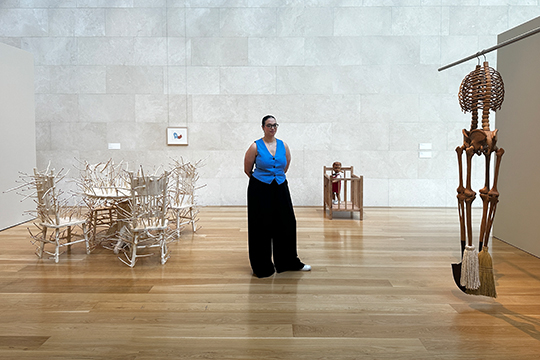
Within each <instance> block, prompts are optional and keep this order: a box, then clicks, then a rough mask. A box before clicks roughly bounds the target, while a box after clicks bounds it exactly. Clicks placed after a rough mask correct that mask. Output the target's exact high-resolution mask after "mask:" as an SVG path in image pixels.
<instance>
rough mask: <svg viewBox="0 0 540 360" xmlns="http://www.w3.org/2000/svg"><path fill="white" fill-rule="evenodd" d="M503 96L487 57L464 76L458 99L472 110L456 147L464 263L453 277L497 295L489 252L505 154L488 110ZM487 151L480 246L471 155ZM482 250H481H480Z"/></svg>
mask: <svg viewBox="0 0 540 360" xmlns="http://www.w3.org/2000/svg"><path fill="white" fill-rule="evenodd" d="M503 100H504V84H503V81H502V78H501V76H500V74H499V73H498V72H497V71H496V70H494V69H493V68H491V67H489V65H488V63H487V61H485V62H484V64H483V66H480V65H477V66H476V69H475V70H474V71H472V72H471V73H469V74H468V75H467V76H466V77H465V79H463V81H462V83H461V86H460V91H459V103H460V106H461V109H462V110H463V111H464V112H470V113H472V120H471V128H470V130H466V129H463V131H462V132H463V144H462V145H461V146H458V147H457V148H456V153H457V157H458V170H459V186H458V188H457V199H458V212H459V223H460V232H461V252H462V263H460V264H452V271H453V275H454V279H455V281H456V283H457V285H458V286H459V287H460V289H461V290H463V291H465V292H467V293H471V294H475V295H486V296H491V297H496V296H497V293H496V290H495V284H494V279H493V273H492V272H493V269H492V260H491V256H490V255H489V252H488V241H489V236H490V232H491V227H492V225H493V219H494V218H495V211H496V209H497V203H498V202H499V192H498V190H497V180H498V177H499V168H500V164H501V159H502V156H503V154H504V150H503V149H502V148H498V147H497V132H498V130H497V129H494V130H490V128H489V111H490V110H493V111H497V110H498V109H500V108H501V104H502V102H503ZM478 110H482V129H478ZM463 153H465V155H466V173H465V186H464V183H463V175H464V172H463V164H462V161H463V160H462V158H463ZM475 154H476V155H480V156H481V155H484V158H485V182H484V187H483V188H482V189H480V190H479V192H480V197H481V199H482V203H483V208H482V220H481V222H480V237H479V247H478V249H476V248H475V246H474V244H473V231H472V228H473V226H472V203H473V201H474V199H475V198H476V192H475V191H473V189H472V186H471V174H472V159H473V156H474V155H475ZM492 154H494V155H495V170H494V175H493V183H491V182H490V171H491V167H490V164H491V157H492ZM479 251H481V252H480V253H479Z"/></svg>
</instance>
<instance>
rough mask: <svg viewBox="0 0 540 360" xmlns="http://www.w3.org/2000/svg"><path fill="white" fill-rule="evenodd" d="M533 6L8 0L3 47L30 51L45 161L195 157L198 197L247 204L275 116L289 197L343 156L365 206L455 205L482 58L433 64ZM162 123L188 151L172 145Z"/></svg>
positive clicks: (314, 191) (473, 45)
mask: <svg viewBox="0 0 540 360" xmlns="http://www.w3.org/2000/svg"><path fill="white" fill-rule="evenodd" d="M539 15H540V3H539V1H538V0H399V1H398V0H6V1H1V2H0V41H1V42H3V43H6V44H9V45H12V46H17V47H20V48H22V49H24V50H27V51H30V52H32V53H33V54H34V56H35V79H36V80H35V91H36V129H37V149H38V165H39V166H40V167H44V166H46V164H47V163H48V162H49V161H51V162H52V164H53V166H54V167H57V168H61V167H65V168H73V167H74V166H75V165H76V164H77V160H76V159H80V160H88V161H90V162H98V161H103V160H105V159H108V158H110V157H113V158H114V159H116V160H117V161H120V160H123V161H127V162H128V163H129V164H130V166H131V167H132V168H135V167H137V166H138V165H144V166H147V167H157V166H159V165H167V164H169V163H170V158H171V157H183V158H184V159H186V160H192V161H197V160H199V159H203V160H204V161H203V164H204V166H203V167H202V168H201V169H200V173H201V183H205V184H207V186H206V187H205V188H204V189H202V190H201V191H200V193H199V201H200V203H202V204H204V205H245V203H246V187H247V178H246V176H245V175H244V173H243V156H244V152H245V150H246V149H247V147H248V146H249V145H250V144H251V142H252V141H253V140H255V139H257V138H258V137H260V136H261V134H262V131H261V129H260V120H261V118H262V117H263V116H264V115H266V114H274V115H275V116H276V118H277V120H278V122H279V123H280V125H281V126H280V128H279V132H278V137H280V138H282V139H283V140H285V141H286V142H287V143H288V144H289V146H290V148H291V152H292V157H293V160H292V164H291V168H290V171H289V173H288V178H289V182H290V187H291V192H292V196H293V201H294V203H295V204H296V205H321V204H322V167H323V166H324V165H331V164H332V162H333V161H336V160H339V161H341V162H342V163H343V164H344V165H353V166H354V167H355V172H356V173H357V174H361V175H364V178H365V183H364V200H365V205H367V206H455V205H456V200H455V189H456V187H457V164H456V154H455V150H454V149H455V148H456V146H458V145H460V143H461V141H462V140H461V129H463V128H467V127H468V126H469V124H470V116H469V115H467V114H463V113H462V112H461V111H460V109H459V104H458V101H457V92H458V89H459V85H460V83H461V80H462V79H463V78H464V77H465V75H466V74H467V73H468V72H470V71H471V70H473V68H474V66H475V65H476V63H475V61H474V60H473V61H470V62H467V63H465V64H462V65H459V66H456V67H454V68H452V69H449V70H446V71H444V72H438V71H437V69H438V68H439V67H441V66H443V65H446V64H448V63H451V62H453V61H455V60H458V59H460V58H462V57H465V56H468V55H470V54H473V53H475V52H477V51H479V50H482V49H485V48H488V47H490V46H493V45H494V44H495V43H496V41H497V34H499V33H501V32H504V31H506V30H507V29H509V28H512V27H514V26H516V25H519V24H521V23H523V22H525V21H528V20H530V19H532V18H535V17H537V16H539ZM487 58H488V61H490V64H491V65H492V66H496V64H495V59H496V57H495V54H494V53H492V54H488V55H487ZM502 75H503V78H504V74H502ZM503 106H504V104H503ZM491 117H492V121H494V115H492V116H491ZM168 126H187V127H188V138H189V145H188V146H182V147H171V146H167V145H166V138H165V135H166V128H167V127H168ZM499 136H500V140H499V143H500V144H504V134H500V135H499ZM108 143H120V144H121V149H120V150H108ZM419 143H431V144H432V158H428V159H423V158H422V159H421V158H419V156H418V144H419ZM482 166H483V161H482V160H477V162H475V165H474V168H473V175H474V186H475V187H476V188H478V189H479V188H480V187H481V186H482V179H483V169H482Z"/></svg>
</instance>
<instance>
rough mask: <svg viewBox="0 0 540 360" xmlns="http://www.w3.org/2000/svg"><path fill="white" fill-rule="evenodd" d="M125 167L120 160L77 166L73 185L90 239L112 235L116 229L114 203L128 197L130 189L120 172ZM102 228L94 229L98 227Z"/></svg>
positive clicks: (110, 236) (115, 206)
mask: <svg viewBox="0 0 540 360" xmlns="http://www.w3.org/2000/svg"><path fill="white" fill-rule="evenodd" d="M126 170H127V164H126V165H125V166H124V164H123V163H122V162H121V163H119V164H115V163H114V162H113V160H112V159H109V160H108V161H107V162H105V163H98V164H89V163H88V162H86V161H85V162H84V163H83V167H82V169H79V173H80V175H79V178H78V179H77V184H78V186H79V189H80V191H81V196H82V199H83V201H84V202H85V204H86V206H87V208H88V210H89V211H88V220H89V225H90V227H91V233H92V237H91V238H92V241H93V242H96V241H97V239H98V237H99V238H100V240H102V239H109V238H113V237H115V236H116V232H117V231H118V230H119V228H120V227H119V226H118V222H119V219H118V216H117V215H118V214H117V211H116V209H117V206H118V203H119V202H121V201H125V200H126V199H127V198H129V196H130V194H131V192H130V189H129V183H128V182H127V181H126V179H125V176H122V175H123V172H124V171H126ZM101 226H105V229H104V230H102V231H98V228H99V227H101Z"/></svg>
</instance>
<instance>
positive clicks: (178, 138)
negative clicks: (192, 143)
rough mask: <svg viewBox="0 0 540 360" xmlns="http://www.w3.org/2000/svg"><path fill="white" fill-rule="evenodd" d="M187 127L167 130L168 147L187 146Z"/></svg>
mask: <svg viewBox="0 0 540 360" xmlns="http://www.w3.org/2000/svg"><path fill="white" fill-rule="evenodd" d="M187 144H188V134H187V127H170V128H167V145H187Z"/></svg>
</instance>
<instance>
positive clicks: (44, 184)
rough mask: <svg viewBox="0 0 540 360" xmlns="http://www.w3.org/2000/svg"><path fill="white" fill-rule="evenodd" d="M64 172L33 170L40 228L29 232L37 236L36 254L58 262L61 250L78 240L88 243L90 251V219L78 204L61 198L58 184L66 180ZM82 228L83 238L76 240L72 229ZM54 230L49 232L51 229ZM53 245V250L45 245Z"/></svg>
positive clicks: (34, 237) (33, 236) (87, 248)
mask: <svg viewBox="0 0 540 360" xmlns="http://www.w3.org/2000/svg"><path fill="white" fill-rule="evenodd" d="M63 177H64V176H62V175H61V172H59V173H57V174H54V171H48V170H47V171H46V172H43V173H40V172H39V171H37V169H34V177H33V178H34V179H33V181H34V183H35V186H36V203H37V218H38V222H37V223H34V225H36V227H37V228H38V229H39V232H38V233H37V234H35V235H34V234H33V233H32V232H31V231H30V229H29V232H30V235H31V236H32V238H33V239H34V241H33V243H34V244H35V245H36V246H37V251H36V255H37V256H38V257H39V258H42V257H43V253H46V254H49V255H51V257H52V258H54V262H56V263H57V262H58V260H59V257H60V249H61V248H63V247H68V246H72V245H74V244H77V243H83V242H84V243H85V245H86V253H87V254H89V253H90V251H91V248H90V243H89V238H88V229H87V226H86V224H87V220H86V217H85V216H83V215H81V213H80V208H79V207H73V206H68V205H67V203H68V199H61V196H60V195H61V194H62V192H61V190H59V188H58V187H57V184H58V183H59V182H60V181H61V180H62V179H63ZM76 227H80V228H81V229H82V239H79V240H74V234H73V229H74V228H76ZM49 229H50V230H51V231H52V233H50V234H49V233H48V230H49ZM48 244H50V245H53V246H54V251H47V250H46V249H45V245H48Z"/></svg>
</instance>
